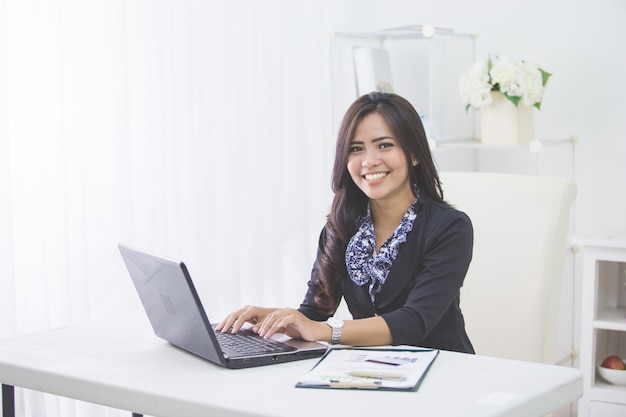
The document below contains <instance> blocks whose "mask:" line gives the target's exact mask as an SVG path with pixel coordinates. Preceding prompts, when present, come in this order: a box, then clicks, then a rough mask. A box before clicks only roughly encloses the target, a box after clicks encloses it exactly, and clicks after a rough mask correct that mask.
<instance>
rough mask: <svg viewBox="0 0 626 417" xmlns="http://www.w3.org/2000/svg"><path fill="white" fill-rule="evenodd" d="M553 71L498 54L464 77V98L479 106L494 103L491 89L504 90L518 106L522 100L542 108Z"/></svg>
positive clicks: (467, 104)
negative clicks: (544, 94)
mask: <svg viewBox="0 0 626 417" xmlns="http://www.w3.org/2000/svg"><path fill="white" fill-rule="evenodd" d="M551 75H552V74H550V73H549V72H547V71H544V70H543V69H541V68H539V67H537V66H536V65H535V64H532V63H530V62H527V61H522V60H521V59H512V58H508V57H505V56H502V57H500V56H496V57H495V58H494V59H491V58H489V59H488V60H487V61H480V62H477V63H476V64H474V65H473V66H472V67H471V68H470V69H469V70H468V71H467V73H466V74H464V75H463V76H462V77H461V81H460V84H459V92H460V94H461V99H462V100H463V102H465V103H466V109H468V108H469V107H470V106H471V107H474V108H475V109H479V108H481V107H483V106H486V105H488V104H490V103H491V92H492V91H500V92H501V93H502V94H504V96H505V97H506V98H507V99H509V100H510V101H511V102H512V103H513V104H514V105H515V106H517V105H519V104H520V102H521V103H522V104H524V105H526V106H535V107H536V108H538V109H541V100H542V99H543V92H544V89H545V86H546V83H547V82H548V78H550V76H551Z"/></svg>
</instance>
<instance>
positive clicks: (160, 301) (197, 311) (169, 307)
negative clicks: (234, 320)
mask: <svg viewBox="0 0 626 417" xmlns="http://www.w3.org/2000/svg"><path fill="white" fill-rule="evenodd" d="M118 248H119V250H120V253H121V254H122V258H123V259H124V263H125V264H126V268H127V269H128V272H129V274H130V277H131V278H132V281H133V283H134V284H135V288H136V289H137V293H138V294H139V298H140V299H141V302H142V304H143V307H144V309H145V311H146V313H147V315H148V319H149V320H150V323H151V325H152V328H153V330H154V332H155V334H156V335H157V336H158V337H160V338H162V339H164V340H166V341H167V342H169V343H171V344H172V345H174V346H177V347H179V348H181V349H184V350H186V351H188V352H191V353H193V354H195V355H197V356H200V357H202V358H204V359H206V360H209V361H211V362H213V363H215V364H217V365H220V366H224V367H227V368H234V369H238V368H249V367H253V366H260V365H269V364H275V363H282V362H290V361H296V360H301V359H309V358H316V357H320V356H322V355H323V354H324V353H325V352H326V350H327V348H328V347H327V346H326V345H324V344H322V343H318V342H307V341H304V340H298V339H287V340H284V341H278V340H275V339H265V338H263V337H261V336H259V335H257V334H255V333H254V332H252V331H248V330H245V329H241V330H240V331H239V332H237V334H232V333H230V332H228V333H221V332H216V331H215V330H214V328H215V326H216V324H211V322H210V321H209V319H208V318H207V315H206V312H205V310H204V308H203V306H202V303H201V302H200V298H199V297H198V293H197V291H196V289H195V287H194V284H193V282H192V280H191V276H190V274H189V271H188V270H187V267H186V266H185V264H184V263H183V262H181V261H177V260H173V259H169V258H166V257H164V256H160V255H157V254H154V253H150V252H147V251H145V250H142V249H139V248H135V247H131V246H128V245H124V244H121V243H120V244H119V245H118Z"/></svg>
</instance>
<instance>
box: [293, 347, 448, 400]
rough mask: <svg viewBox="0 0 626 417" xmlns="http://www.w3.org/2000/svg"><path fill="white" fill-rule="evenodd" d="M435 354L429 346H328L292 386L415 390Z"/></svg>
mask: <svg viewBox="0 0 626 417" xmlns="http://www.w3.org/2000/svg"><path fill="white" fill-rule="evenodd" d="M438 354H439V351H438V350H432V349H414V350H413V349H410V350H409V349H368V348H334V349H329V350H328V352H326V354H325V355H324V356H322V358H321V359H320V360H319V361H318V362H317V364H316V365H315V366H314V367H313V369H311V370H310V371H309V372H308V373H307V374H306V375H305V376H304V377H303V378H301V379H300V381H298V383H297V384H296V387H299V388H346V389H351V388H352V389H382V390H400V391H415V390H417V388H418V387H419V384H420V383H421V381H422V379H423V378H424V376H425V375H426V373H427V372H428V370H429V369H430V366H431V365H432V363H433V362H434V360H435V358H437V355H438Z"/></svg>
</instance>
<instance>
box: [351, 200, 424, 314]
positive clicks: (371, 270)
mask: <svg viewBox="0 0 626 417" xmlns="http://www.w3.org/2000/svg"><path fill="white" fill-rule="evenodd" d="M416 205H417V199H415V200H414V201H413V203H412V204H411V206H410V207H409V209H408V210H407V212H406V213H405V214H404V216H403V217H402V220H401V221H400V225H399V226H398V228H397V229H396V230H395V231H394V232H393V234H392V235H391V236H390V237H389V239H387V240H386V241H385V243H383V245H382V246H381V248H380V251H379V252H378V253H376V233H375V232H374V224H373V223H372V216H371V212H370V207H369V206H368V207H367V213H366V214H365V217H364V218H363V220H362V222H361V225H360V226H359V230H358V231H357V232H356V233H355V235H354V236H352V238H351V239H350V242H348V247H347V248H346V266H347V268H348V275H349V276H350V279H351V280H352V281H353V282H354V283H355V284H357V285H359V286H363V285H366V284H367V285H368V286H369V294H370V298H371V300H372V304H375V303H376V297H377V296H378V294H379V293H380V291H381V289H382V287H383V285H384V284H385V282H386V281H387V276H388V275H389V271H390V270H391V266H392V265H393V262H394V261H395V260H396V258H397V257H398V253H399V252H400V247H401V246H402V244H403V243H404V242H406V235H407V233H409V232H410V231H411V230H413V224H414V223H415V219H416V218H417V213H416Z"/></svg>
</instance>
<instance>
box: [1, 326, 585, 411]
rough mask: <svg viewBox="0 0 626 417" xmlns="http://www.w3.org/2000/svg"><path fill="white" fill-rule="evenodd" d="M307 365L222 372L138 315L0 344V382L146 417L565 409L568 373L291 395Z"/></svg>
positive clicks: (465, 376)
mask: <svg viewBox="0 0 626 417" xmlns="http://www.w3.org/2000/svg"><path fill="white" fill-rule="evenodd" d="M315 362H316V359H309V360H304V361H299V362H290V363H284V364H278V365H269V366H265V367H259V368H251V369H242V370H230V369H223V368H220V367H218V366H216V365H213V364H211V363H209V362H207V361H205V360H203V359H200V358H197V357H195V356H193V355H191V354H188V353H186V352H184V351H181V350H179V349H177V348H175V347H173V346H172V345H169V344H168V343H166V342H164V341H162V340H161V339H159V338H157V337H156V336H154V334H153V333H152V330H151V328H150V326H149V324H148V322H147V320H145V319H143V318H142V317H141V316H140V315H137V316H134V315H131V317H128V318H124V320H120V318H119V317H118V318H117V319H115V320H114V319H109V320H103V321H98V322H93V323H87V324H83V325H79V326H75V327H70V328H63V329H58V330H52V331H48V332H44V333H37V334H31V335H25V336H20V337H17V338H14V339H9V340H3V341H0V382H1V383H3V384H7V385H14V386H17V387H25V388H30V389H34V390H39V391H43V392H48V393H52V394H57V395H61V396H65V397H69V398H75V399H80V400H83V401H88V402H92V403H96V404H102V405H106V406H110V407H115V408H120V409H125V410H129V411H133V412H136V413H143V414H146V415H154V416H164V417H170V416H179V417H196V416H197V417H206V416H209V415H216V416H224V417H228V416H276V417H281V416H285V417H292V416H294V415H298V416H301V417H306V416H312V417H313V416H314V417H319V416H320V415H325V414H327V413H328V412H330V411H332V410H341V414H342V415H345V416H352V415H354V416H357V415H358V416H383V415H387V414H388V413H389V411H390V410H393V411H394V415H395V416H404V415H407V416H408V415H411V416H415V415H423V416H429V417H438V416H441V417H443V416H463V417H472V416H476V417H479V416H480V417H488V416H523V417H530V416H541V415H544V414H545V413H547V412H549V411H551V410H554V409H556V408H559V407H561V406H564V405H566V404H569V403H570V402H572V401H575V400H576V399H577V398H578V397H580V395H581V394H582V376H581V373H580V371H578V370H576V369H572V368H567V367H561V366H552V365H542V364H536V363H528V362H518V361H512V360H506V359H497V358H489V357H483V356H475V355H467V354H459V353H452V352H441V353H440V355H439V356H438V358H437V359H436V361H435V362H434V364H433V365H432V368H431V369H430V371H429V373H428V374H427V376H426V378H425V379H424V381H423V382H422V385H421V386H420V388H419V390H418V391H417V392H388V391H387V392H382V391H358V390H328V389H309V388H294V384H295V383H296V381H297V380H298V379H299V378H300V377H302V376H303V375H305V374H306V372H307V371H308V370H309V369H310V368H311V367H312V366H313V365H314V364H315Z"/></svg>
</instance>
